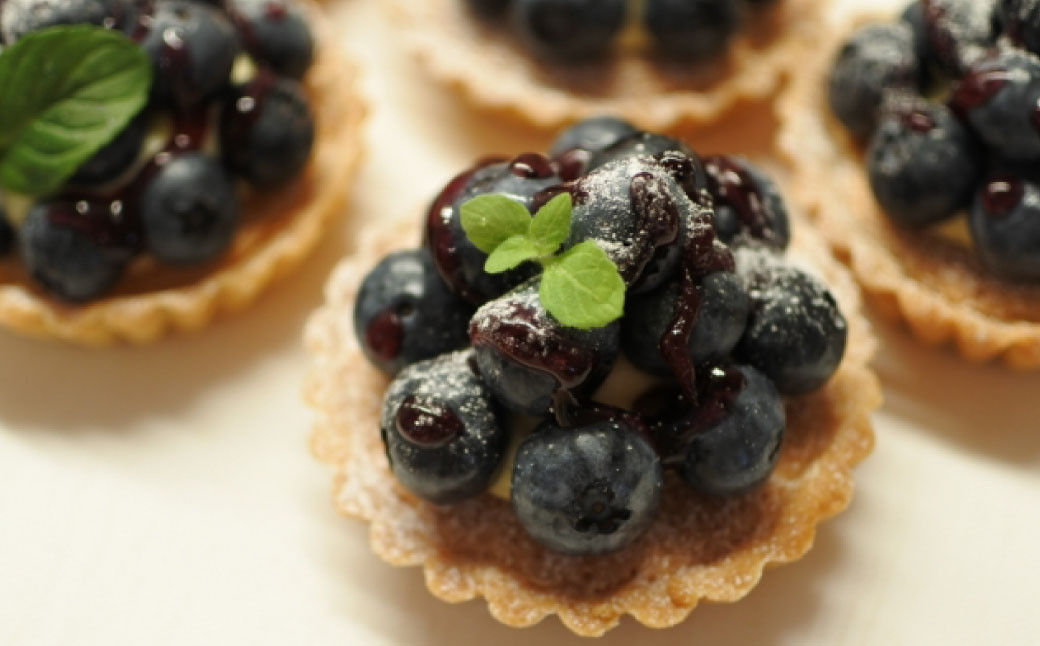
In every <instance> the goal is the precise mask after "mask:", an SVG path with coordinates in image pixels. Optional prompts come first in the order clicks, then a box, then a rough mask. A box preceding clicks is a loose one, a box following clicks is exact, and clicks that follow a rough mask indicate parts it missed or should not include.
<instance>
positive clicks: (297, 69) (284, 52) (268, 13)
mask: <svg viewBox="0 0 1040 646" xmlns="http://www.w3.org/2000/svg"><path fill="white" fill-rule="evenodd" d="M227 11H228V14H229V15H230V16H231V18H232V19H233V20H234V21H235V24H236V25H238V33H239V35H240V36H241V39H242V44H243V46H244V47H245V49H246V51H247V52H249V54H250V55H251V56H252V57H253V58H254V59H256V60H257V61H258V62H260V63H262V64H263V65H265V66H267V67H269V68H271V69H273V70H274V71H275V72H277V73H278V74H279V75H281V76H289V77H292V78H294V79H301V78H303V75H304V74H305V73H306V72H307V70H308V69H309V68H310V66H311V63H312V62H313V60H314V36H313V35H312V34H311V28H310V25H308V24H307V18H306V16H304V14H303V11H301V10H300V7H299V5H297V4H296V2H295V1H294V0H228V2H227Z"/></svg>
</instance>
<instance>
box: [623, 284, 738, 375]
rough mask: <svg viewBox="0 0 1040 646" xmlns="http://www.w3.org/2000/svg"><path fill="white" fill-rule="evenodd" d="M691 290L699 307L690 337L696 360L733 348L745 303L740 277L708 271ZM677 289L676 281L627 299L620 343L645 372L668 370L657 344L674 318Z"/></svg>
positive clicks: (676, 305)
mask: <svg viewBox="0 0 1040 646" xmlns="http://www.w3.org/2000/svg"><path fill="white" fill-rule="evenodd" d="M696 289H697V294H698V296H699V308H698V310H697V318H696V322H695V323H694V326H693V332H692V333H691V334H690V342H689V345H690V355H691V356H692V357H693V363H694V364H695V365H696V364H701V363H704V362H705V361H708V360H712V359H721V358H723V357H725V356H727V355H728V354H729V353H730V352H732V351H733V348H734V347H736V345H737V342H739V341H740V338H741V337H742V336H743V335H744V327H745V326H746V325H747V317H748V308H749V303H748V297H747V292H746V291H745V290H744V285H743V282H742V281H741V280H740V278H739V277H738V276H737V275H736V274H734V273H732V272H716V273H713V274H709V275H707V276H705V277H704V279H703V280H702V281H701V282H700V284H699V285H697V287H696ZM681 291H682V288H681V286H680V285H679V283H678V282H677V281H676V282H672V283H670V284H668V285H665V286H664V287H663V288H661V289H659V290H657V291H655V292H651V293H649V294H646V295H645V296H639V297H636V298H632V299H630V300H629V302H628V305H627V308H626V314H625V318H624V320H623V321H622V324H621V343H622V346H623V347H624V349H625V355H626V356H627V357H628V358H629V360H630V361H632V363H634V364H635V365H636V366H638V367H639V368H641V369H642V370H645V371H646V372H650V373H653V374H657V375H663V376H667V375H670V374H671V366H670V364H669V363H668V361H667V360H666V359H665V357H664V356H663V355H662V353H661V348H660V345H661V339H662V338H663V337H664V336H665V335H666V334H667V333H668V332H669V330H670V329H671V328H672V326H673V323H674V321H675V318H676V312H677V309H678V302H679V299H680V298H681V297H682V294H681Z"/></svg>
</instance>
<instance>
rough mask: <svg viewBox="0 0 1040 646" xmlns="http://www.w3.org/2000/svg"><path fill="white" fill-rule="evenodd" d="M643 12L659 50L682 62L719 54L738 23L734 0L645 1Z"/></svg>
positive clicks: (736, 5)
mask: <svg viewBox="0 0 1040 646" xmlns="http://www.w3.org/2000/svg"><path fill="white" fill-rule="evenodd" d="M645 12H646V13H645V20H646V26H647V29H649V31H650V34H651V35H652V36H653V38H654V41H655V43H656V44H657V47H658V49H659V50H660V51H661V52H662V53H663V54H664V55H666V56H668V57H670V58H675V59H679V60H683V61H702V60H707V59H711V58H716V57H718V56H721V55H722V54H723V53H725V51H726V47H727V46H728V45H729V42H730V40H732V38H733V36H734V35H736V33H737V28H738V27H739V25H740V5H739V3H737V2H735V1H734V0H648V1H647V3H646V10H645Z"/></svg>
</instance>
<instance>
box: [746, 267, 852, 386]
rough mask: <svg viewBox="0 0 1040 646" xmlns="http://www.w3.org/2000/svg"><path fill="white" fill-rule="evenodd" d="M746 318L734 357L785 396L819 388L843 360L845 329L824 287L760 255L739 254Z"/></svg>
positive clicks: (798, 271)
mask: <svg viewBox="0 0 1040 646" xmlns="http://www.w3.org/2000/svg"><path fill="white" fill-rule="evenodd" d="M735 257H736V260H737V270H738V272H739V273H741V274H742V275H743V276H744V278H745V280H746V281H747V284H748V294H749V296H750V297H751V313H750V315H749V317H748V324H747V329H746V330H745V332H744V338H743V339H741V340H740V344H739V345H738V346H737V349H736V351H735V353H734V356H736V357H737V358H738V360H740V361H741V362H743V363H748V364H750V365H752V366H754V367H755V368H757V369H758V370H760V371H761V372H763V373H765V375H766V376H767V377H769V378H770V379H771V380H772V381H773V383H775V384H776V387H777V389H779V391H780V392H781V393H783V394H785V395H802V394H805V393H809V392H812V391H814V390H817V389H819V388H820V387H821V386H823V385H824V384H825V383H826V382H827V380H828V379H830V377H831V375H833V374H834V372H835V371H836V370H837V368H838V364H840V363H841V359H842V357H843V356H844V354H845V343H846V341H847V338H848V324H847V323H846V321H845V317H844V316H843V315H842V313H841V310H840V309H839V307H838V303H837V302H836V301H835V300H834V296H833V295H831V293H830V291H828V290H827V287H826V286H825V285H824V284H823V283H821V282H820V281H819V280H817V279H815V278H813V277H812V276H809V275H808V274H806V273H804V272H802V271H800V270H798V269H795V268H793V267H790V266H788V265H784V264H781V263H779V262H777V261H776V259H774V258H773V257H772V256H771V254H766V253H763V251H762V250H760V249H750V248H749V249H739V250H737V252H736V254H735Z"/></svg>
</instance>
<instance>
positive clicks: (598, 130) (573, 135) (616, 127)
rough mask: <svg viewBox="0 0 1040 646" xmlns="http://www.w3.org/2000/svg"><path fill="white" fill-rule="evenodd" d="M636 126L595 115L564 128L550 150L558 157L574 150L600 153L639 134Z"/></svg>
mask: <svg viewBox="0 0 1040 646" xmlns="http://www.w3.org/2000/svg"><path fill="white" fill-rule="evenodd" d="M637 133H638V131H637V130H636V128H635V126H633V125H632V124H630V123H629V122H627V121H625V120H624V119H619V118H617V117H606V116H604V117H593V118H591V119H586V120H584V121H581V122H579V123H576V124H575V125H573V126H571V127H570V128H568V129H566V130H564V131H563V132H562V133H561V134H560V136H559V137H557V138H556V141H554V142H553V145H552V148H551V149H550V150H549V156H550V157H553V158H556V157H559V156H560V155H562V154H564V153H566V152H569V151H572V150H585V151H588V152H590V153H598V152H600V151H603V150H606V149H607V148H610V147H611V146H613V145H614V144H616V143H617V142H619V141H621V140H622V139H625V138H626V137H629V136H632V135H635V134H637Z"/></svg>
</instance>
